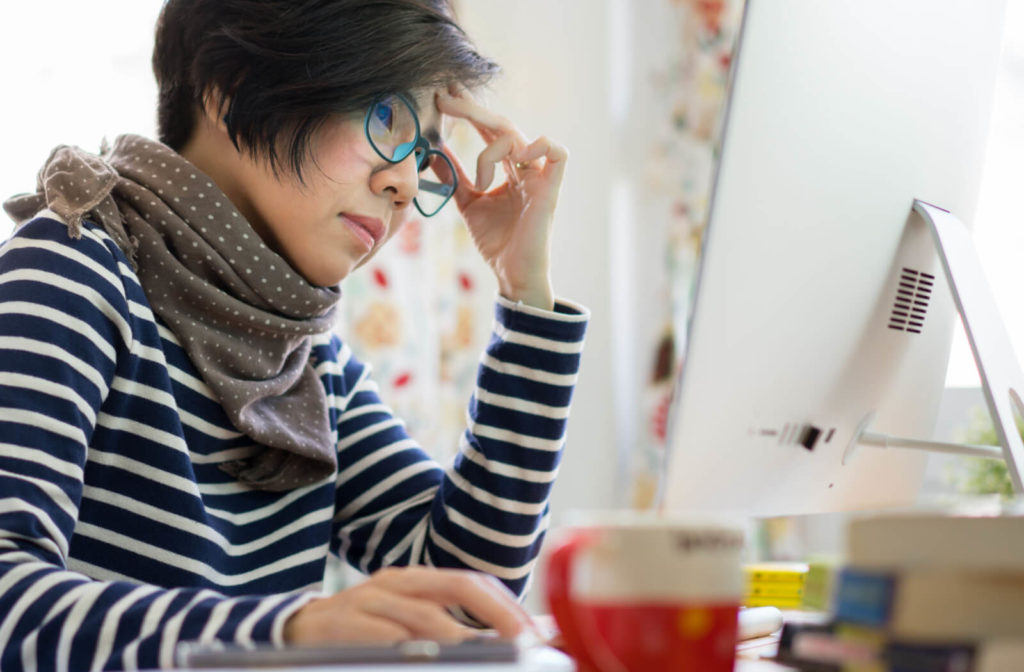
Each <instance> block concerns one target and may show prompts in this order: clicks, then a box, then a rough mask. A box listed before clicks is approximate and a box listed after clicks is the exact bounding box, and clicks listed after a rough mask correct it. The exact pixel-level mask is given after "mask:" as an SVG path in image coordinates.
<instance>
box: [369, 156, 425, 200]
mask: <svg viewBox="0 0 1024 672" xmlns="http://www.w3.org/2000/svg"><path fill="white" fill-rule="evenodd" d="M419 182H420V174H419V171H418V170H417V166H416V153H415V152H412V153H411V154H409V156H407V157H406V158H405V159H403V160H401V161H399V162H398V163H389V164H387V165H385V166H384V167H382V168H380V169H378V170H377V171H375V172H374V173H373V175H372V176H371V177H370V188H371V189H372V190H373V192H374V193H375V194H380V195H387V196H388V197H390V198H391V201H392V203H393V204H394V206H395V209H399V208H403V207H405V206H407V205H409V204H410V203H412V199H414V198H416V193H417V191H418V190H419Z"/></svg>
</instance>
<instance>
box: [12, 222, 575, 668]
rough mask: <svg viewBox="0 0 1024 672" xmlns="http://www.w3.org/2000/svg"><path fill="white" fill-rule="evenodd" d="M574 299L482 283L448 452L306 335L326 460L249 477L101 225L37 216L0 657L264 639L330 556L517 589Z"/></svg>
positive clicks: (25, 287)
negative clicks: (487, 578) (422, 438)
mask: <svg viewBox="0 0 1024 672" xmlns="http://www.w3.org/2000/svg"><path fill="white" fill-rule="evenodd" d="M586 319H587V315H586V311H585V310H584V309H582V308H579V307H576V306H573V305H570V304H567V303H560V304H559V305H558V306H557V307H556V310H555V311H554V312H548V311H541V310H536V309H532V308H529V307H525V306H522V305H517V304H512V303H510V302H507V301H505V300H503V299H500V298H499V300H498V305H497V307H496V319H495V329H494V334H493V336H492V339H491V341H490V343H489V344H488V346H487V349H486V351H485V353H484V355H483V360H482V362H481V366H480V370H479V376H478V386H477V389H476V391H475V393H474V395H473V398H472V400H471V402H470V407H469V414H468V422H469V425H468V428H467V430H466V432H465V433H464V434H463V436H462V439H461V446H460V447H461V450H460V452H459V454H458V455H457V457H456V459H455V461H454V465H453V466H452V467H451V468H449V469H447V470H446V469H442V468H441V467H440V466H438V465H437V464H436V463H435V462H433V461H432V460H430V459H429V458H428V456H427V455H426V454H425V453H424V452H423V451H422V450H421V449H420V448H419V447H418V445H417V444H416V442H415V441H414V440H413V439H411V438H410V437H409V436H408V435H407V433H406V432H405V429H404V426H403V424H402V422H401V421H400V420H398V419H397V418H395V417H394V416H393V415H392V414H391V412H390V411H389V409H388V408H387V407H386V406H384V405H383V404H382V403H381V400H380V398H379V397H378V395H377V389H376V386H375V384H374V383H373V381H372V380H371V378H370V377H369V372H368V367H366V366H365V365H363V364H361V363H360V362H358V361H357V360H356V359H355V358H354V357H353V356H352V353H351V351H350V350H349V349H348V348H347V347H346V346H345V345H344V344H343V343H342V342H341V341H340V340H339V339H338V338H337V337H335V336H333V335H331V334H324V335H323V336H322V337H319V338H315V339H314V344H313V345H314V347H313V350H312V354H311V357H312V360H313V364H314V366H315V369H316V371H317V373H318V374H319V375H320V378H321V380H322V381H323V385H324V388H325V390H326V393H327V398H328V407H329V409H330V421H331V427H332V429H333V431H334V432H335V433H336V439H337V447H338V473H337V474H336V476H335V477H334V478H333V479H328V480H325V481H324V482H322V483H320V484H314V485H310V486H306V487H302V488H299V489H296V490H292V491H287V492H264V491H258V490H252V489H250V488H248V487H245V486H243V485H241V484H239V483H238V482H236V481H234V480H233V479H232V478H231V477H230V476H228V475H227V474H226V473H224V472H223V471H222V470H221V469H219V468H218V464H220V463H222V462H225V461H228V460H234V459H239V458H243V457H247V456H249V455H252V454H254V452H255V451H256V450H257V448H256V447H255V446H254V445H253V444H252V440H251V439H249V438H248V437H246V436H244V435H242V434H240V433H239V432H238V431H237V430H236V429H235V428H234V427H232V425H231V424H230V422H229V421H228V419H227V417H226V415H225V413H224V411H223V409H222V408H221V407H220V405H219V404H218V403H217V401H216V400H215V398H214V397H213V395H212V394H211V392H210V390H209V388H208V387H207V386H206V385H205V384H204V383H203V381H202V380H201V378H200V377H199V375H198V374H197V372H196V370H195V368H194V367H193V366H192V364H191V362H190V361H189V359H188V357H187V355H186V354H185V351H184V350H183V349H182V348H181V346H180V345H179V342H178V340H177V339H176V337H175V335H174V334H173V333H172V332H171V331H170V330H168V329H167V328H166V326H164V325H163V324H162V323H161V322H160V320H159V319H157V318H155V317H154V315H153V313H152V311H151V310H150V308H149V304H148V302H147V300H146V297H145V295H144V294H143V291H142V288H141V286H140V284H139V281H138V278H137V277H136V275H135V274H134V272H133V271H132V270H131V268H130V266H129V263H128V261H127V259H126V258H125V256H124V255H123V254H122V252H121V250H120V249H119V248H118V247H117V245H116V244H115V243H114V242H113V241H112V240H111V239H110V238H109V237H108V236H107V235H106V233H105V232H103V231H102V229H99V228H97V227H95V226H93V225H91V224H88V223H87V224H86V225H85V226H84V227H83V233H82V236H81V238H79V239H72V238H71V237H69V235H68V230H67V227H66V226H65V225H64V224H63V223H60V222H58V221H55V220H54V219H50V218H47V217H39V218H36V219H34V220H33V221H31V222H29V223H28V224H26V225H25V226H23V227H21V228H20V229H19V230H18V231H17V232H16V233H15V234H14V235H13V236H12V237H11V239H10V240H8V241H7V242H6V243H5V245H4V246H3V247H2V248H0V668H2V669H3V670H4V672H13V671H15V670H33V669H37V670H51V669H53V670H98V669H121V668H124V669H133V668H140V667H159V666H168V665H170V664H171V663H172V661H173V654H174V649H175V647H176V645H177V643H178V642H181V641H188V640H214V639H218V640H226V641H234V642H241V643H248V642H252V641H271V642H280V641H281V638H282V630H283V624H284V621H285V620H286V619H287V618H288V617H289V616H290V615H291V614H292V613H294V611H295V610H296V609H298V608H299V607H301V606H302V605H303V604H305V603H306V602H307V601H308V600H309V599H310V598H311V596H313V595H315V594H316V593H315V592H314V591H318V590H319V589H320V587H321V578H322V576H323V572H324V565H325V561H326V558H327V554H328V553H329V552H334V553H337V554H339V555H341V556H342V557H343V558H345V559H347V560H348V562H350V563H351V564H353V565H354V566H356V567H358V568H360V569H361V570H363V571H365V572H372V571H374V570H376V569H378V568H380V567H382V566H386V565H408V564H428V565H435V566H445V567H468V568H472V569H477V570H482V571H485V572H489V573H491V574H493V575H495V576H497V577H498V578H500V579H502V580H503V581H504V582H505V583H506V584H507V585H508V586H509V587H510V588H511V589H512V590H513V591H516V592H517V593H520V594H521V593H522V591H523V590H524V589H525V586H526V583H527V580H528V576H529V573H530V570H531V568H532V566H533V562H534V559H535V557H536V555H537V552H538V550H539V546H540V543H541V541H542V538H543V535H544V531H545V529H546V527H547V500H548V495H549V492H550V488H551V485H552V482H553V480H554V477H555V474H556V473H557V470H558V464H559V460H560V455H561V453H560V451H561V448H562V444H563V439H564V433H565V424H566V419H567V416H568V408H569V401H570V398H571V396H572V391H573V386H574V384H575V381H576V373H577V370H578V366H579V359H580V352H581V347H582V339H583V335H584V331H585V328H586Z"/></svg>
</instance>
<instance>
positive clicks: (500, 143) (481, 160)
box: [476, 135, 516, 191]
mask: <svg viewBox="0 0 1024 672" xmlns="http://www.w3.org/2000/svg"><path fill="white" fill-rule="evenodd" d="M515 143H516V139H515V138H514V137H513V136H512V135H502V136H499V137H498V139H497V140H495V141H494V142H492V143H491V144H489V145H487V146H486V147H485V148H484V151H482V152H480V156H478V157H477V159H476V189H477V191H485V190H486V189H487V188H488V187H489V186H491V182H493V181H494V166H495V165H496V164H498V163H500V162H502V161H507V160H508V158H509V156H510V155H511V154H512V150H513V149H515Z"/></svg>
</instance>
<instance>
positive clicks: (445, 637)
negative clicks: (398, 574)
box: [363, 590, 470, 641]
mask: <svg viewBox="0 0 1024 672" xmlns="http://www.w3.org/2000/svg"><path fill="white" fill-rule="evenodd" d="M363 612H364V613H366V614H370V615H371V616H375V617H377V618H380V619H390V620H391V621H392V622H393V623H394V624H396V625H398V626H399V627H401V628H403V629H405V630H407V631H408V632H409V633H410V634H411V636H412V637H414V638H423V639H436V640H441V641H461V640H463V639H465V638H466V637H467V635H468V634H469V633H470V630H469V628H467V627H466V626H464V625H462V624H461V623H459V622H458V621H456V620H455V619H454V618H452V616H451V614H449V613H448V611H447V610H446V609H445V608H444V607H442V606H441V605H440V604H438V603H437V602H434V601H431V600H426V599H421V598H417V597H409V596H406V595H402V594H401V593H397V592H392V591H386V590H377V591H376V592H375V593H374V594H372V595H371V596H370V597H369V598H367V599H366V600H365V602H364V604H363Z"/></svg>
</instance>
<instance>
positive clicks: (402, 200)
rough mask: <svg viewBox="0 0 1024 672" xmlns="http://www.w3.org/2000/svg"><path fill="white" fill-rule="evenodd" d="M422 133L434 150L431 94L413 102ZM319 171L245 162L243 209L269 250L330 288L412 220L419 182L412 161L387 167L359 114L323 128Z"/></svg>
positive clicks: (436, 116) (436, 120)
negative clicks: (279, 170)
mask: <svg viewBox="0 0 1024 672" xmlns="http://www.w3.org/2000/svg"><path fill="white" fill-rule="evenodd" d="M415 103H416V105H417V107H418V110H417V113H418V116H419V121H420V128H421V132H422V134H423V136H424V137H426V138H427V139H428V140H430V141H431V142H432V144H434V143H435V142H436V138H437V137H438V130H439V128H440V125H441V115H440V113H439V112H438V111H437V106H436V104H435V102H434V92H433V91H430V92H425V93H423V94H421V95H419V96H417V97H416V100H415ZM313 148H314V153H313V155H314V156H315V157H316V165H310V166H308V167H307V168H306V169H304V171H303V177H304V178H305V182H306V183H305V185H303V184H301V183H300V182H299V181H298V180H297V179H296V178H294V177H291V176H285V175H282V176H280V177H277V176H275V175H274V174H273V172H272V171H271V169H270V167H269V166H268V165H266V163H265V162H254V161H249V162H246V168H245V170H244V171H243V172H244V174H243V175H239V176H237V177H238V178H239V182H240V184H239V186H240V187H241V188H242V189H243V190H244V191H245V195H244V199H245V201H247V203H246V206H247V207H244V208H243V211H244V214H245V215H246V216H247V217H248V219H249V221H250V223H251V224H252V226H253V228H254V229H256V231H257V233H259V234H260V236H261V237H262V238H263V240H264V241H265V242H266V243H267V245H268V246H270V247H271V248H273V249H274V250H275V251H276V252H277V253H278V254H280V255H281V256H283V257H284V258H285V259H286V260H287V261H288V262H289V263H290V264H291V265H292V267H293V268H294V269H295V270H296V271H298V272H299V273H301V274H302V275H303V276H304V277H305V278H306V280H308V281H309V282H310V283H312V284H314V285H320V286H333V285H336V284H338V283H339V282H340V281H341V280H342V279H344V278H345V277H346V276H347V275H348V274H349V273H351V272H352V271H353V270H355V269H356V268H358V267H359V266H361V265H362V264H364V263H366V262H367V261H368V260H369V259H370V258H371V257H373V255H375V254H376V253H377V251H378V250H379V249H380V248H381V246H383V245H384V243H386V242H387V241H388V240H390V239H391V237H392V236H393V235H395V233H396V232H397V231H398V230H399V228H401V226H402V224H403V223H404V221H405V219H406V218H407V217H409V216H410V215H411V214H415V213H416V210H415V208H414V207H413V203H412V201H413V198H414V197H415V196H416V192H417V185H418V182H419V179H418V174H417V171H416V162H415V158H414V156H413V155H410V156H409V157H407V158H406V159H405V160H403V161H401V162H400V163H388V162H386V161H384V160H383V159H382V158H381V157H380V156H378V155H377V153H376V152H375V151H374V149H373V148H372V147H371V146H370V144H369V142H368V141H367V139H366V135H365V133H364V131H363V115H361V114H356V115H352V116H350V117H345V118H342V117H339V118H338V119H335V120H332V121H330V122H328V123H326V124H325V125H324V126H323V128H322V129H321V130H320V131H319V132H318V134H317V136H316V137H315V139H314V141H313Z"/></svg>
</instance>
